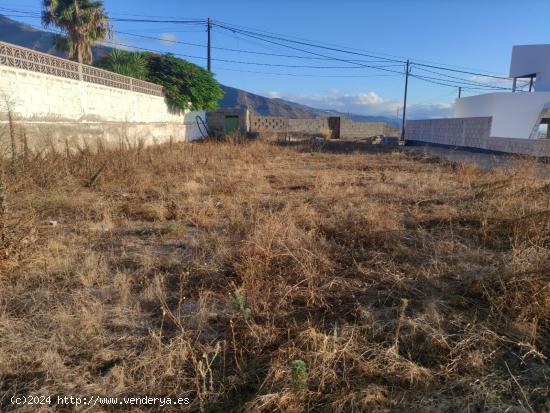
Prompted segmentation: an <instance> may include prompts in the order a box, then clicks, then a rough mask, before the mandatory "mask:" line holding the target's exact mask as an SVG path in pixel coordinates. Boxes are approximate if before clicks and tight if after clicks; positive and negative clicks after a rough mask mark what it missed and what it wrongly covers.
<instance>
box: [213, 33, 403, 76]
mask: <svg viewBox="0 0 550 413" xmlns="http://www.w3.org/2000/svg"><path fill="white" fill-rule="evenodd" d="M218 27H222V28H224V29H226V30H229V31H233V29H231V28H227V27H224V26H220V25H218ZM246 35H247V36H249V37H253V38H256V39H259V40H263V41H265V42H268V43H272V44H277V45H280V46H283V47H287V48H289V49H293V50H297V51H300V52H303V53H309V54H312V55H315V56H319V57H324V58H328V59H331V60H337V61H340V62H346V63H352V64H355V65H358V66H361V67H365V68H376V69H378V70H384V71H386V72H392V73H397V74H402V72H398V71H395V70H392V69H386V68H382V67H375V66H369V65H365V64H361V63H359V62H354V61H352V60H347V59H341V58H338V57H334V56H327V55H324V54H320V53H317V52H312V51H309V50H305V49H300V48H297V47H294V46H289V45H285V44H282V43H278V42H275V41H272V40H267V39H262V38H260V37H256V36H254V35H253V34H246Z"/></svg>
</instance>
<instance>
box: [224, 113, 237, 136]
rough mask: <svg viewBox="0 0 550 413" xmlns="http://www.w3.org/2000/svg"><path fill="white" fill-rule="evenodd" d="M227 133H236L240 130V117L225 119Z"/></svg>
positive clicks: (227, 117)
mask: <svg viewBox="0 0 550 413" xmlns="http://www.w3.org/2000/svg"><path fill="white" fill-rule="evenodd" d="M224 126H225V128H224V129H225V133H226V134H231V133H236V132H237V131H238V130H239V117H238V116H226V117H225V125H224Z"/></svg>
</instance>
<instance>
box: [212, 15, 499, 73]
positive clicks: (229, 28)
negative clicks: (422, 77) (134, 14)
mask: <svg viewBox="0 0 550 413" xmlns="http://www.w3.org/2000/svg"><path fill="white" fill-rule="evenodd" d="M218 26H219V27H222V28H224V29H226V30H231V31H233V32H234V33H240V34H243V35H249V36H251V35H254V36H253V37H255V38H257V39H258V38H259V40H263V41H267V40H266V39H276V40H279V41H284V42H287V43H294V44H300V45H304V46H308V47H315V48H321V49H326V50H331V51H336V52H340V53H347V54H355V55H361V56H367V57H375V58H381V59H386V60H388V61H395V62H400V63H405V62H404V61H403V60H395V59H387V58H383V57H380V56H375V55H372V54H365V53H358V52H353V51H350V50H344V49H340V48H335V47H327V46H322V45H319V44H314V43H311V42H305V41H297V40H292V39H288V38H284V37H281V36H282V35H279V36H274V35H264V34H262V33H258V32H257V31H256V32H254V31H251V30H242V29H238V28H236V27H234V26H231V25H227V26H225V25H220V24H218ZM411 63H412V64H414V65H416V66H424V67H431V68H435V69H440V70H445V71H451V72H457V73H464V74H471V75H477V76H482V77H489V78H495V79H501V80H503V79H506V80H508V79H509V78H508V77H503V76H494V75H490V74H486V73H479V72H472V71H465V70H458V69H450V68H447V67H443V66H435V65H427V64H423V63H419V62H416V61H414V60H413V61H411Z"/></svg>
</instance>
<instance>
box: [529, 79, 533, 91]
mask: <svg viewBox="0 0 550 413" xmlns="http://www.w3.org/2000/svg"><path fill="white" fill-rule="evenodd" d="M532 90H533V76H531V81H530V82H529V92H531V91H532Z"/></svg>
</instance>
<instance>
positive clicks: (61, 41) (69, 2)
mask: <svg viewBox="0 0 550 413" xmlns="http://www.w3.org/2000/svg"><path fill="white" fill-rule="evenodd" d="M42 23H43V24H44V26H46V27H49V26H55V27H57V28H59V29H60V30H61V31H62V32H64V33H65V36H58V37H57V39H56V46H57V48H58V49H61V50H64V51H65V52H66V53H67V56H68V57H69V58H76V59H77V60H78V62H80V63H91V62H92V60H93V56H92V45H93V44H94V43H97V42H99V41H101V40H104V39H105V38H106V37H107V36H108V34H109V18H108V17H107V14H106V12H105V9H104V7H103V1H94V0H42Z"/></svg>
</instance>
